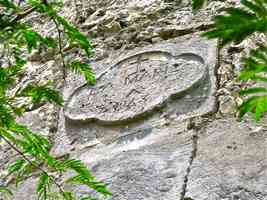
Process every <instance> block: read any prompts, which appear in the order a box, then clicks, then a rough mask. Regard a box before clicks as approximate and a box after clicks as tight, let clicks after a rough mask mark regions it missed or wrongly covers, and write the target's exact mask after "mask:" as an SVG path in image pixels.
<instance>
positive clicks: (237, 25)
mask: <svg viewBox="0 0 267 200" xmlns="http://www.w3.org/2000/svg"><path fill="white" fill-rule="evenodd" d="M241 4H242V5H243V6H244V8H227V9H226V10H225V11H226V14H225V15H218V16H216V17H215V18H214V22H215V29H214V30H211V31H208V32H207V33H205V34H204V36H207V37H208V38H220V39H221V41H222V45H225V44H227V43H229V42H235V43H240V42H241V41H243V40H244V39H246V38H247V37H248V36H250V35H252V34H253V33H256V32H263V33H264V32H267V7H266V4H267V2H266V0H254V1H248V0H241Z"/></svg>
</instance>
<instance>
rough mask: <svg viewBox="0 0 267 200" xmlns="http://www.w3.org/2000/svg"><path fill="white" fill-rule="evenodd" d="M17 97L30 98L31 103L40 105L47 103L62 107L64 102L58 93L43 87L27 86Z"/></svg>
mask: <svg viewBox="0 0 267 200" xmlns="http://www.w3.org/2000/svg"><path fill="white" fill-rule="evenodd" d="M18 96H25V97H31V99H32V103H34V104H36V103H40V102H41V101H48V102H50V103H55V104H57V105H59V106H62V105H63V102H64V100H63V99H62V97H61V95H60V94H59V92H57V91H55V90H54V89H51V88H49V87H47V86H46V85H45V86H34V85H32V84H29V85H27V87H26V88H24V89H23V90H22V91H21V93H20V94H18Z"/></svg>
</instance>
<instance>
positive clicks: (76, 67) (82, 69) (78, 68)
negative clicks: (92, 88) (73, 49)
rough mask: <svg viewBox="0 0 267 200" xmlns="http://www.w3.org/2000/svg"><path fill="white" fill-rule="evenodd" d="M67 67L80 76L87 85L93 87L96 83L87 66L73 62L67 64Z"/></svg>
mask: <svg viewBox="0 0 267 200" xmlns="http://www.w3.org/2000/svg"><path fill="white" fill-rule="evenodd" d="M67 67H68V68H69V69H71V70H72V71H74V72H75V73H79V74H82V75H83V76H84V77H85V79H86V81H87V82H88V83H89V84H92V85H94V84H95V83H96V77H95V74H94V72H93V70H92V69H91V67H90V66H89V65H88V64H85V63H81V62H79V61H73V62H71V63H70V64H68V65H67Z"/></svg>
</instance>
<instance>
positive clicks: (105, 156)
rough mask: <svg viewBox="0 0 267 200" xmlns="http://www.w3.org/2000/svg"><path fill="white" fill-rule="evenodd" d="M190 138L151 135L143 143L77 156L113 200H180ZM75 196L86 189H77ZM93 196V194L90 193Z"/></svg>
mask: <svg viewBox="0 0 267 200" xmlns="http://www.w3.org/2000/svg"><path fill="white" fill-rule="evenodd" d="M190 137H191V134H190V132H187V134H185V135H179V136H178V135H177V134H175V133H171V132H169V133H168V134H162V133H161V134H159V135H153V136H152V135H151V136H150V137H147V138H146V139H144V140H142V142H140V140H139V141H135V142H131V143H128V144H120V145H115V146H114V145H110V146H108V147H105V148H96V149H95V150H92V151H91V152H88V151H87V152H85V151H84V152H83V153H78V155H79V156H78V155H77V154H76V155H75V156H76V157H79V158H80V159H82V160H83V161H84V162H86V163H88V165H89V166H90V167H91V168H92V170H93V172H94V174H95V175H96V177H97V178H98V179H100V180H103V181H104V182H106V183H107V184H108V187H109V188H110V190H111V191H112V192H113V196H112V197H110V198H108V199H110V200H111V199H112V200H126V199H127V200H137V199H138V200H155V199H161V200H173V199H179V197H180V193H181V191H182V188H183V182H184V177H185V175H186V169H187V166H188V162H189V159H190V156H191V151H192V143H191V139H190ZM75 190H76V191H77V192H78V194H84V195H85V194H88V192H90V191H88V189H86V188H84V187H76V188H75ZM92 194H94V193H92Z"/></svg>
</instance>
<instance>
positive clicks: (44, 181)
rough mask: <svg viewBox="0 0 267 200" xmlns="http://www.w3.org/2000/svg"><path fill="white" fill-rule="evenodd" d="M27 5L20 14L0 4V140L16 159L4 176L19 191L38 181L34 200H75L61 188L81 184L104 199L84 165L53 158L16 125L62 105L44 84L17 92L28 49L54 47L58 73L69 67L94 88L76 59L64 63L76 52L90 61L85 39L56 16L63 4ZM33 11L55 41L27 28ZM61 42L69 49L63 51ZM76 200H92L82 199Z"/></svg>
mask: <svg viewBox="0 0 267 200" xmlns="http://www.w3.org/2000/svg"><path fill="white" fill-rule="evenodd" d="M26 3H27V4H28V8H27V9H26V10H23V9H22V8H21V7H20V5H17V4H15V3H13V1H11V0H0V9H1V10H4V12H3V13H1V14H0V28H1V29H0V41H1V45H3V47H4V49H5V51H4V52H3V53H2V56H1V59H3V62H1V63H2V65H0V138H1V139H2V140H3V141H5V142H6V144H7V145H8V146H10V147H11V148H12V149H13V151H15V152H17V153H18V155H19V158H18V159H17V160H16V161H15V162H14V163H11V164H10V165H9V166H8V170H7V171H8V176H7V177H9V176H13V177H14V178H15V179H14V180H15V185H16V186H18V185H19V183H21V182H23V181H24V180H26V179H27V178H28V177H30V176H32V175H33V173H35V175H36V176H37V177H39V181H38V183H37V188H36V192H37V194H38V200H52V199H54V200H55V199H65V200H76V199H77V197H76V195H75V193H73V192H71V191H68V190H66V189H65V188H66V187H65V186H66V185H70V184H74V185H77V184H79V185H80V184H81V185H85V186H87V187H89V188H92V189H94V190H95V191H97V192H98V193H100V194H102V195H104V196H109V195H111V193H110V192H109V191H108V189H107V186H106V185H105V184H104V183H102V182H99V181H97V180H96V179H95V177H94V176H93V175H92V174H91V172H90V170H89V169H88V168H87V166H86V165H85V164H83V163H82V162H81V161H79V160H75V159H69V158H61V159H59V158H56V157H54V156H53V155H51V153H50V151H51V148H52V145H51V144H50V142H49V141H48V140H47V139H46V138H45V137H43V136H41V135H40V134H36V133H33V132H32V131H31V130H29V129H28V128H27V127H26V126H24V125H21V124H18V123H17V122H16V117H17V116H21V115H23V114H24V113H25V112H27V111H30V110H32V109H33V108H36V107H39V106H42V105H44V104H46V103H54V104H56V105H58V106H62V105H63V103H64V102H63V98H62V96H61V95H60V93H59V92H58V91H56V90H55V89H54V88H53V87H52V85H51V84H50V83H49V84H45V85H38V84H35V83H34V84H33V83H29V84H27V85H23V87H21V88H16V86H17V84H18V82H19V80H20V78H19V77H20V76H22V75H23V73H24V70H25V66H26V63H27V60H24V59H22V57H24V56H25V50H27V53H28V54H30V53H31V52H32V50H33V49H39V48H40V47H42V48H46V49H57V48H58V49H59V53H60V55H61V59H62V67H63V70H65V69H67V68H68V69H70V70H72V71H74V72H76V73H79V74H82V75H84V77H85V79H86V80H87V82H88V84H94V83H95V76H94V73H93V71H92V69H91V68H90V67H89V65H88V64H86V63H84V62H82V61H77V60H74V61H71V62H70V63H68V62H67V63H65V60H64V52H65V49H68V48H69V47H75V48H78V49H81V50H83V52H84V54H85V55H86V56H87V57H90V56H91V48H92V46H91V44H90V42H89V41H88V39H87V37H86V36H85V35H83V34H82V33H81V32H79V30H78V29H77V28H75V27H74V26H73V25H72V24H71V23H69V22H68V21H67V20H65V19H64V18H63V17H62V16H59V15H58V14H57V13H58V10H59V9H60V7H61V5H62V4H61V3H60V1H52V2H49V3H48V2H47V1H46V0H28V1H27V2H26ZM36 12H37V13H40V14H42V15H44V14H45V15H46V16H47V17H48V18H49V19H50V20H52V21H53V22H54V23H55V25H56V29H57V32H58V37H57V38H56V39H55V38H51V37H44V36H42V35H41V34H39V33H38V32H36V31H35V30H34V29H33V28H32V27H31V26H30V25H29V24H27V20H26V19H27V16H29V15H30V14H32V13H36ZM22 19H23V20H22ZM61 27H62V30H61ZM63 42H66V43H67V44H68V47H67V48H65V49H64V48H63ZM55 52H56V51H55ZM63 72H64V71H63ZM14 88H16V89H15V91H14ZM21 98H23V99H24V104H23V105H20V104H18V102H19V100H20V99H21ZM69 170H71V171H73V172H75V175H74V176H73V177H71V178H69V179H67V180H63V179H58V177H61V175H62V174H63V173H66V172H67V171H69ZM59 180H60V181H59ZM11 183H13V182H11ZM8 186H9V184H7V185H1V186H0V193H2V194H6V195H7V196H8V195H12V192H11V191H10V190H9V188H8ZM56 188H57V189H56ZM81 199H83V200H86V199H87V200H88V199H93V198H92V197H91V196H90V195H87V196H84V197H81Z"/></svg>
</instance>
